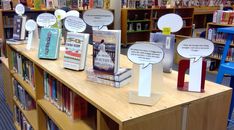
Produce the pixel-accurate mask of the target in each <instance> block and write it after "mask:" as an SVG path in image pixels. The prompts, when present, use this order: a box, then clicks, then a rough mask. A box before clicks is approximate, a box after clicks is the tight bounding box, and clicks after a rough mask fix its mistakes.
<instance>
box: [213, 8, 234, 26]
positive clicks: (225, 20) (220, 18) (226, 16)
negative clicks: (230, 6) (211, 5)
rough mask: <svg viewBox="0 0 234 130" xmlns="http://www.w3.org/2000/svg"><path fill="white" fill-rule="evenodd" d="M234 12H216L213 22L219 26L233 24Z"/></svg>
mask: <svg viewBox="0 0 234 130" xmlns="http://www.w3.org/2000/svg"><path fill="white" fill-rule="evenodd" d="M233 19H234V11H232V10H229V11H224V10H216V11H215V12H214V13H213V22H214V23H217V24H233V22H234V21H233Z"/></svg>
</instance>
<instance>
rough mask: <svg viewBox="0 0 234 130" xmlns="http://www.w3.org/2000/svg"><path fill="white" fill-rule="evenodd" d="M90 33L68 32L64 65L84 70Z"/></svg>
mask: <svg viewBox="0 0 234 130" xmlns="http://www.w3.org/2000/svg"><path fill="white" fill-rule="evenodd" d="M88 41H89V34H83V33H73V32H68V33H67V39H66V43H65V54H64V67H65V68H68V69H73V70H83V69H84V68H85V64H86V55H87V49H88Z"/></svg>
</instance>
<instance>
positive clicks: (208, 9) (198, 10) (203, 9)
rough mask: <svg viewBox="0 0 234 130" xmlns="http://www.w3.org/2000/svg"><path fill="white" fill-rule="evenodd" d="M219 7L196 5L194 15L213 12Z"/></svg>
mask: <svg viewBox="0 0 234 130" xmlns="http://www.w3.org/2000/svg"><path fill="white" fill-rule="evenodd" d="M218 9H219V7H218V6H216V7H194V15H204V14H213V13H214V11H216V10H218Z"/></svg>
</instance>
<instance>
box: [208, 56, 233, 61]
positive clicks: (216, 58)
mask: <svg viewBox="0 0 234 130" xmlns="http://www.w3.org/2000/svg"><path fill="white" fill-rule="evenodd" d="M209 58H211V59H215V60H221V58H218V57H214V56H209ZM225 61H231V60H225ZM231 62H233V61H231Z"/></svg>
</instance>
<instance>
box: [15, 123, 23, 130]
mask: <svg viewBox="0 0 234 130" xmlns="http://www.w3.org/2000/svg"><path fill="white" fill-rule="evenodd" d="M14 125H15V128H16V130H21V129H20V126H19V124H18V123H17V122H14Z"/></svg>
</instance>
